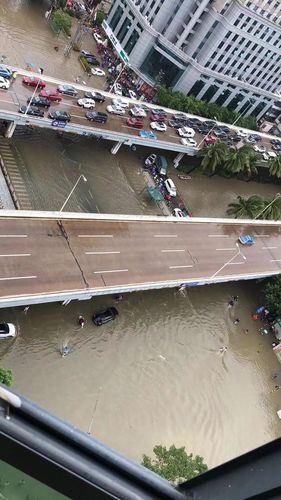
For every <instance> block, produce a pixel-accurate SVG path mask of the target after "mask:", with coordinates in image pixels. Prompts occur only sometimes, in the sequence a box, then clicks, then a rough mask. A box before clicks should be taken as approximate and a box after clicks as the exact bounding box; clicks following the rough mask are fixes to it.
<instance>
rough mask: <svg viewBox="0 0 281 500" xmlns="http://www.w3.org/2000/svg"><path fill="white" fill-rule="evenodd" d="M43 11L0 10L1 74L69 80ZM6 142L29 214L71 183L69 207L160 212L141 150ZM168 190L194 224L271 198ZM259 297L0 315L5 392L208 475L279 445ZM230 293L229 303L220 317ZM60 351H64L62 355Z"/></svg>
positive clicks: (249, 292)
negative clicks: (9, 382)
mask: <svg viewBox="0 0 281 500" xmlns="http://www.w3.org/2000/svg"><path fill="white" fill-rule="evenodd" d="M35 4H37V5H35ZM47 4H48V3H46V2H45V3H43V7H42V5H41V6H38V2H35V1H33V2H32V1H29V2H28V1H16V0H13V1H10V2H8V0H2V2H1V6H0V9H2V11H1V17H0V25H1V26H3V27H4V28H5V30H6V33H8V35H7V36H6V37H3V43H4V45H3V46H2V51H4V52H6V53H7V55H8V56H9V62H10V63H11V64H17V65H23V64H22V61H24V60H26V59H27V58H28V60H31V61H33V62H36V63H37V64H38V65H39V64H40V66H44V69H46V73H48V74H50V75H54V74H55V73H56V75H57V76H59V77H66V78H69V79H71V81H72V80H73V79H74V75H76V74H77V71H78V67H77V66H76V63H77V60H76V62H74V63H73V60H74V59H73V58H72V59H71V60H72V63H71V60H69V61H70V62H69V63H67V64H65V65H63V64H62V53H61V51H62V49H63V47H64V46H65V41H64V40H61V39H59V40H58V42H57V43H59V46H60V51H59V53H58V54H54V57H52V58H49V56H48V50H51V48H52V47H53V45H54V34H53V33H52V32H51V31H50V30H49V28H48V27H47V28H46V22H45V19H44V18H43V15H44V11H45V8H46V5H47ZM25 22H26V24H25ZM22 25H23V26H24V25H25V26H28V30H29V32H31V31H32V33H33V35H34V38H35V39H36V41H37V43H36V44H35V43H34V42H32V43H31V41H30V40H29V37H28V34H27V28H26V30H23V29H22V28H21V26H22ZM23 47H24V50H23ZM76 59H77V58H76ZM73 64H74V66H73ZM57 68H59V70H58V71H57V72H56V70H57ZM11 144H12V145H13V147H14V148H16V149H17V151H18V153H19V155H20V157H21V158H22V165H23V166H24V168H25V169H26V173H25V174H24V175H22V178H23V182H24V186H25V196H26V197H28V199H29V202H30V205H31V207H32V208H34V209H41V210H58V209H60V208H61V206H62V204H63V202H64V200H65V199H66V197H67V195H68V194H69V192H70V190H71V188H72V187H73V185H74V183H75V182H76V180H77V178H78V176H79V175H81V174H83V175H85V177H86V178H87V182H86V183H83V182H80V183H79V184H78V186H77V188H76V189H75V192H74V194H73V196H72V197H71V198H70V200H69V203H68V205H67V207H66V210H67V211H71V210H73V211H87V212H101V213H129V214H152V213H153V214H155V213H158V208H157V207H156V206H155V205H154V203H153V202H152V201H151V200H149V198H148V197H147V195H146V193H145V191H144V180H143V176H142V170H141V165H142V158H143V156H144V154H145V153H144V150H142V149H140V150H137V151H136V152H135V153H134V152H132V151H131V150H130V149H128V148H125V147H124V148H121V149H120V151H119V152H118V154H117V155H116V156H112V155H111V154H110V152H109V149H110V145H109V144H107V143H103V142H101V141H100V142H98V141H96V140H92V139H91V140H89V139H86V138H83V139H81V138H76V137H74V136H67V137H64V136H59V135H57V134H56V133H53V132H50V131H40V130H36V129H33V130H32V129H26V130H24V129H20V128H18V129H17V130H16V133H15V135H14V138H13V140H12V142H11ZM19 173H20V171H19ZM172 175H173V177H174V178H175V179H176V178H177V173H176V172H173V173H172ZM26 178H28V182H25V179H26ZM176 183H177V187H178V188H179V190H180V193H181V195H182V197H183V199H184V200H186V201H187V204H188V206H190V208H191V210H192V212H193V214H194V215H195V216H196V215H198V216H204V215H206V214H208V215H214V216H223V215H224V210H225V208H226V205H227V204H228V203H229V202H230V201H233V199H234V198H235V197H236V195H237V194H242V195H244V194H248V195H250V194H253V193H255V192H256V190H257V189H258V190H259V191H258V192H259V193H260V194H263V195H264V197H267V196H270V195H274V194H275V193H276V192H277V191H278V186H272V185H267V186H263V185H259V186H258V187H257V185H255V184H254V183H251V182H249V183H242V182H241V181H232V180H227V179H218V178H216V177H213V178H211V179H208V178H207V177H203V178H202V177H199V176H197V175H196V174H194V173H192V174H191V180H190V181H179V180H176ZM241 189H242V191H241ZM218 192H219V193H220V197H219V198H218V195H217V193H218ZM261 287H262V283H261V284H259V285H256V283H254V282H241V283H235V284H231V283H229V284H224V285H216V286H205V287H198V288H192V289H189V290H188V291H186V292H185V293H184V294H179V293H178V292H177V291H176V290H162V291H149V292H142V293H135V294H129V295H125V296H124V300H123V301H122V302H120V304H118V305H116V304H115V305H116V307H117V308H118V311H119V316H118V319H117V320H116V321H115V322H112V323H110V324H108V325H105V326H103V327H100V328H98V327H95V326H94V324H93V323H92V320H91V317H92V315H93V313H94V312H96V311H98V310H100V309H102V308H103V307H104V306H109V305H113V304H114V299H113V298H112V297H99V298H96V299H93V300H91V301H86V302H73V303H70V304H69V305H68V306H67V307H63V306H61V305H60V304H49V305H42V306H33V307H31V308H30V309H29V310H28V312H27V314H24V312H23V310H22V309H9V310H2V311H1V317H2V318H3V319H5V320H6V321H12V322H14V323H15V324H16V326H17V328H18V331H19V334H18V336H17V337H16V339H15V340H14V341H6V342H3V343H1V344H0V366H2V367H4V368H11V369H12V370H13V373H14V387H15V389H16V390H18V391H20V392H22V393H23V394H25V395H26V396H27V397H29V398H31V399H33V400H34V401H36V402H37V403H39V404H41V405H43V406H45V407H46V408H48V409H50V410H51V411H52V412H54V413H55V414H57V415H59V416H61V417H63V418H65V419H66V420H68V421H70V422H71V423H73V424H75V425H77V426H79V427H80V428H81V429H82V430H85V431H86V432H88V431H89V432H91V434H92V435H93V436H95V437H97V438H98V439H101V440H102V441H104V442H105V443H107V444H109V445H110V446H113V447H115V448H116V449H117V450H119V451H121V452H124V453H125V454H126V455H127V456H129V457H132V458H133V459H136V460H140V459H141V455H142V454H143V453H148V454H150V453H151V451H152V448H153V446H154V445H155V444H164V445H170V444H173V443H174V444H175V445H178V446H186V447H187V449H188V451H191V452H194V453H198V454H200V455H202V456H203V457H204V458H205V461H206V462H207V464H208V466H209V467H212V466H214V465H217V464H219V463H222V462H224V461H225V460H228V459H230V458H232V457H234V456H237V455H239V454H241V453H243V452H245V451H247V450H250V449H252V448H254V447H256V446H258V445H261V444H263V443H265V442H268V441H270V440H272V439H274V438H276V437H278V436H279V435H280V423H279V421H278V418H277V415H276V411H277V410H278V409H280V408H281V397H280V394H279V391H277V392H273V389H274V382H273V381H272V380H271V375H272V373H273V372H274V371H276V370H278V362H277V359H276V358H275V356H274V354H273V353H272V349H271V339H270V338H269V337H262V336H260V334H259V333H258V329H259V327H260V325H259V324H257V323H254V322H252V320H251V314H252V313H253V311H254V310H255V309H256V307H257V305H259V303H260V297H259V292H260V289H261ZM232 295H238V296H239V302H238V304H237V305H235V307H234V308H231V309H229V308H228V301H229V300H230V297H231V296H232ZM79 314H82V315H83V316H84V317H85V319H86V325H85V328H84V329H83V330H80V329H78V327H77V317H78V315H79ZM237 317H238V318H239V319H240V322H239V324H238V325H234V320H235V318H237ZM247 330H248V332H247ZM66 342H67V343H68V344H69V346H70V348H71V354H70V355H69V356H68V357H66V358H62V357H61V355H60V351H61V348H62V345H63V344H65V343H66ZM222 346H227V347H228V349H227V352H226V353H225V354H221V353H219V349H220V347H222ZM280 392H281V391H280Z"/></svg>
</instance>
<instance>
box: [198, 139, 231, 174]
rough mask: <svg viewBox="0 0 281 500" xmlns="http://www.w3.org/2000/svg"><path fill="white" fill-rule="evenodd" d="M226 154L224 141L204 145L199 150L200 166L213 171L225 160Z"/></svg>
mask: <svg viewBox="0 0 281 500" xmlns="http://www.w3.org/2000/svg"><path fill="white" fill-rule="evenodd" d="M228 154H229V153H228V147H227V145H226V144H225V143H224V142H219V143H217V144H213V145H211V146H206V147H204V148H202V149H200V151H199V156H201V157H202V160H201V167H202V168H203V170H207V169H208V170H211V172H212V173H215V171H216V170H217V168H218V167H220V166H221V165H222V164H223V163H225V161H227V158H228Z"/></svg>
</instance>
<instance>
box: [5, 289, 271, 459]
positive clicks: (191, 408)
mask: <svg viewBox="0 0 281 500" xmlns="http://www.w3.org/2000/svg"><path fill="white" fill-rule="evenodd" d="M254 288H255V285H254V284H251V283H247V284H243V286H242V285H238V284H235V285H230V284H229V285H217V286H213V287H198V288H195V289H191V290H189V291H188V292H187V293H186V294H185V295H184V296H183V295H181V294H178V293H177V292H176V291H174V290H163V291H154V292H144V293H136V294H130V295H127V296H125V298H124V300H123V302H121V303H120V304H118V305H117V307H118V310H119V316H118V319H117V320H116V321H115V322H113V323H109V324H108V325H105V326H103V327H95V326H94V325H93V323H92V321H91V316H92V314H93V312H95V311H97V310H100V309H101V308H102V307H103V306H107V305H112V304H113V300H112V298H110V297H101V298H97V299H94V300H92V301H90V302H82V303H78V302H75V303H73V304H71V305H70V306H67V307H63V306H61V305H59V304H49V305H44V306H43V305H42V306H34V307H31V308H30V310H29V312H28V313H27V315H25V314H24V313H23V312H22V311H19V310H7V311H2V314H3V317H5V319H6V320H11V321H15V322H16V323H17V324H18V325H20V334H19V336H18V337H17V338H16V339H15V341H9V342H5V343H1V344H0V356H1V365H3V366H5V367H10V368H12V370H13V372H14V376H15V387H16V389H17V390H19V391H21V392H23V393H24V394H25V395H26V396H27V397H30V398H31V399H34V400H35V401H36V402H38V403H39V404H42V405H43V406H46V407H47V408H48V409H50V410H52V411H53V412H54V413H55V414H57V415H59V416H61V417H63V418H65V419H67V420H69V421H70V422H72V423H74V424H75V425H77V426H78V427H80V428H81V429H83V430H85V431H89V430H90V431H91V433H92V435H94V436H95V437H97V438H98V439H101V440H103V441H104V442H105V443H107V444H109V445H111V446H114V447H115V448H116V449H118V450H119V451H122V452H124V453H126V454H127V455H128V456H130V457H132V458H134V459H136V460H139V459H140V458H141V455H142V453H151V449H152V447H153V445H154V444H157V443H163V444H167V445H169V444H171V443H175V444H176V445H179V446H180V445H186V446H187V447H188V449H189V450H191V451H193V452H196V453H199V454H201V455H203V456H204V457H205V459H206V461H207V463H208V464H209V466H213V465H216V464H218V463H221V462H223V461H225V460H227V459H230V458H231V457H233V456H236V455H238V454H241V453H243V452H245V451H247V450H249V449H252V448H254V447H256V446H257V445H260V444H262V443H264V442H267V441H270V440H271V439H273V438H275V437H277V436H278V435H279V422H278V421H277V420H278V419H277V417H276V409H278V408H277V406H278V396H277V394H276V393H271V390H272V388H273V385H272V384H273V382H272V380H271V373H272V372H273V371H275V370H278V363H277V360H276V359H275V356H274V355H273V353H272V350H271V342H270V339H268V338H264V337H259V335H258V333H257V331H258V327H259V325H256V323H253V322H252V320H251V311H252V310H253V308H254V306H255V302H254V301H253V302H252V301H251V299H249V297H251V293H252V292H254ZM233 293H234V294H238V295H239V298H240V302H239V304H238V305H237V306H236V308H235V310H232V309H231V310H230V309H228V307H227V301H228V300H229V296H230V294H233ZM80 313H81V314H82V315H83V316H84V317H85V318H86V325H85V328H84V329H82V330H81V329H78V327H77V318H78V315H79V314H80ZM237 316H239V318H240V323H239V325H234V324H233V319H234V317H237ZM245 329H248V330H249V333H245ZM65 342H68V344H69V346H70V347H71V354H70V355H69V356H68V357H66V358H62V357H61V355H60V350H61V347H62V345H63V343H65ZM222 345H226V346H228V351H227V352H226V353H225V354H224V355H222V354H220V353H219V348H220V347H221V346H222ZM253 422H255V425H253Z"/></svg>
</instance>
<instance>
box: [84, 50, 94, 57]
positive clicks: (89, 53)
mask: <svg viewBox="0 0 281 500" xmlns="http://www.w3.org/2000/svg"><path fill="white" fill-rule="evenodd" d="M81 56H84V57H96V56H95V54H92V53H91V52H88V51H87V50H81Z"/></svg>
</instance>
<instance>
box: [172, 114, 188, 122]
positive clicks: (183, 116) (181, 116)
mask: <svg viewBox="0 0 281 500" xmlns="http://www.w3.org/2000/svg"><path fill="white" fill-rule="evenodd" d="M173 119H174V120H179V121H184V120H186V119H187V116H186V115H184V114H183V113H176V114H175V115H173Z"/></svg>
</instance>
